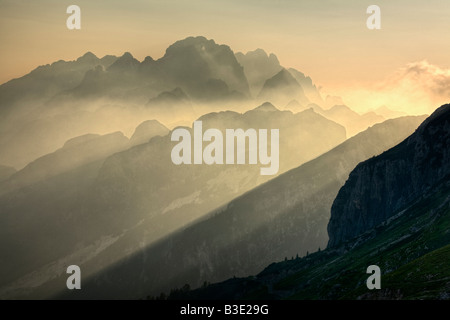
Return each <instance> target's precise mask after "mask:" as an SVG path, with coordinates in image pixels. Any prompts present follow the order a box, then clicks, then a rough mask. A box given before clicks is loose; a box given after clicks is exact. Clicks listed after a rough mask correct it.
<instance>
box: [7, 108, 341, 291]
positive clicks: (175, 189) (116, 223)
mask: <svg viewBox="0 0 450 320" xmlns="http://www.w3.org/2000/svg"><path fill="white" fill-rule="evenodd" d="M199 120H201V121H202V123H203V128H204V130H206V129H207V128H216V129H219V130H225V129H226V128H242V129H248V128H267V129H270V128H279V130H280V135H281V136H282V137H283V139H280V145H279V150H280V171H279V172H280V173H282V172H284V171H286V170H289V169H291V168H293V167H296V166H298V165H299V164H302V163H303V162H306V161H308V160H311V159H313V158H315V157H317V156H319V155H320V154H322V153H324V152H326V151H328V150H330V149H331V148H333V147H334V146H336V145H338V144H339V143H341V142H343V141H344V140H345V129H344V128H343V127H342V126H341V125H339V124H336V123H335V122H332V121H331V120H328V119H326V118H324V117H323V116H321V115H319V114H317V113H315V112H314V111H312V110H306V111H304V112H301V113H297V114H293V113H292V112H290V111H280V110H278V109H276V108H275V107H274V106H273V105H271V104H264V105H262V106H260V107H257V108H255V109H254V110H250V111H248V112H245V113H243V114H241V113H237V112H233V111H224V112H219V113H210V114H206V115H204V116H202V117H200V118H199ZM190 130H191V129H190ZM143 133H144V136H145V135H146V137H144V138H142V137H141V135H142V134H143ZM167 133H168V130H167V129H166V128H165V127H163V126H162V125H161V124H160V123H158V122H156V121H152V122H144V123H142V124H141V125H139V126H138V127H137V128H136V130H135V134H134V135H133V136H132V138H131V140H130V142H128V139H127V138H125V137H124V136H123V135H122V134H120V133H115V134H112V135H105V136H96V135H88V136H82V137H79V138H76V139H72V140H69V141H68V142H66V144H65V146H64V147H63V148H61V149H60V150H57V151H56V152H54V153H52V154H49V155H47V156H44V157H42V158H40V159H38V160H36V161H35V162H33V163H31V164H30V165H28V166H26V167H25V168H24V169H23V170H20V171H18V172H17V173H15V174H13V175H12V176H11V177H10V178H9V179H7V180H5V181H4V182H2V183H1V184H0V190H2V192H3V194H2V195H1V196H0V207H1V208H3V215H2V216H0V235H1V236H2V237H1V238H2V240H3V247H2V248H3V249H5V250H6V248H7V247H9V246H16V245H17V241H18V240H17V239H24V240H22V242H21V246H20V247H21V249H20V250H17V251H13V252H10V254H9V259H8V262H7V263H5V264H3V266H2V269H3V270H4V272H2V274H1V277H0V281H1V283H2V285H6V284H7V283H10V285H11V288H16V289H15V290H13V291H12V292H15V294H19V293H18V292H20V290H18V289H17V286H16V285H14V284H11V283H17V281H18V279H21V278H22V280H20V281H19V282H25V283H30V282H33V281H40V282H44V283H45V282H46V281H48V280H49V279H48V278H47V274H48V273H46V272H44V273H43V274H41V273H39V272H35V273H34V275H31V277H32V280H29V279H28V280H24V279H23V277H26V276H27V274H29V273H31V272H32V271H33V270H36V269H39V268H43V269H46V268H49V266H48V264H52V263H54V261H61V260H64V259H65V257H67V256H71V255H75V256H76V258H73V259H75V260H76V261H79V264H80V265H83V266H84V274H85V275H88V274H90V273H91V272H94V271H97V270H99V268H101V267H104V266H107V265H108V264H111V263H114V262H115V261H117V259H120V258H123V257H124V256H126V252H133V251H135V250H137V249H138V248H139V247H140V246H142V245H150V244H152V243H153V242H154V241H156V240H158V239H160V238H162V237H164V236H166V235H168V234H169V233H170V232H172V231H175V230H177V229H178V228H181V227H184V226H185V225H186V224H187V223H190V222H192V221H194V220H195V219H197V218H201V217H202V216H204V215H205V214H207V213H208V212H210V211H211V210H214V209H216V208H217V207H219V206H221V205H223V204H224V203H227V202H229V201H230V200H232V199H233V198H234V197H236V196H239V195H240V194H242V193H244V192H245V191H248V190H251V189H252V188H254V187H256V186H257V185H259V184H261V183H262V182H264V181H267V180H268V179H269V178H270V177H271V176H261V175H260V170H259V166H254V165H248V164H247V165H211V166H208V165H203V166H189V165H181V166H177V165H175V164H173V163H172V161H171V159H170V154H171V149H172V147H173V145H174V143H173V142H172V141H171V140H170V134H167ZM138 137H139V138H138ZM136 139H143V140H144V141H145V140H147V141H148V142H144V143H142V144H139V145H136V146H134V147H131V148H130V146H132V144H131V142H133V141H135V140H136ZM130 144H131V145H130ZM44 204H45V205H44ZM19 212H20V214H19ZM37 217H39V220H40V223H41V224H43V225H45V228H43V229H40V228H37V229H36V228H34V226H35V222H34V219H37ZM11 226H14V228H11ZM12 230H14V231H12ZM119 238H123V241H120V242H118V245H119V247H120V249H117V247H116V246H113V247H111V250H106V252H105V253H102V251H103V250H105V249H106V248H105V247H104V246H105V245H106V244H105V241H106V243H108V246H111V245H112V243H109V242H108V241H107V240H105V239H114V242H115V241H118V239H119ZM48 241H55V242H54V243H53V244H52V245H51V246H49V247H48V248H52V249H51V250H49V251H47V250H46V249H43V250H42V251H41V250H39V249H38V248H36V243H41V242H45V243H47V242H48ZM111 241H112V240H111ZM86 248H91V250H92V251H94V252H95V251H97V250H98V251H97V253H96V254H95V255H98V254H100V253H102V258H101V259H102V262H101V263H100V262H98V263H92V264H91V266H86V263H88V262H90V260H92V259H93V258H94V256H95V255H94V256H90V255H89V254H87V253H85V252H84V251H83V250H87V249H86ZM94 248H96V249H94ZM36 251H39V252H40V256H39V258H36V257H35V255H36ZM77 252H78V253H77ZM83 252H84V253H83ZM19 261H22V262H23V263H22V267H21V268H17V267H16V265H17V264H18V263H19ZM37 279H39V280H37ZM13 280H17V281H16V282H14V281H13ZM50 291H51V290H50ZM47 295H48V292H47Z"/></svg>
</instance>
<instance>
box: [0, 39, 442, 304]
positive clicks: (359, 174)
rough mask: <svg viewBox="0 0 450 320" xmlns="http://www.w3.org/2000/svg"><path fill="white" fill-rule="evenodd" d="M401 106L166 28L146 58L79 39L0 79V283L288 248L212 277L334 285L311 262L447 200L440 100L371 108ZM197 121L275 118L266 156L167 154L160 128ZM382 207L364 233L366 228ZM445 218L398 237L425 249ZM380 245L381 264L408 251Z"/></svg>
mask: <svg viewBox="0 0 450 320" xmlns="http://www.w3.org/2000/svg"><path fill="white" fill-rule="evenodd" d="M400 115H402V114H399V113H397V112H395V111H392V110H389V109H388V108H386V107H380V108H379V109H377V110H374V111H371V112H367V113H365V114H359V113H357V112H355V111H354V110H352V109H351V108H349V107H348V106H346V105H345V104H344V102H343V101H342V99H341V98H340V97H331V96H327V97H325V98H323V97H322V95H321V93H320V90H319V89H318V87H317V86H316V85H315V83H314V82H313V80H312V79H311V78H310V77H308V76H307V75H305V74H303V73H302V72H300V71H298V70H295V69H292V68H286V67H284V66H282V65H280V63H279V61H278V59H277V57H276V56H275V55H274V54H269V55H268V54H267V53H266V52H265V51H264V50H262V49H257V50H255V51H251V52H248V53H245V54H244V53H234V52H233V51H232V50H231V48H230V47H228V46H226V45H221V44H217V43H215V42H214V40H208V39H206V38H204V37H189V38H186V39H183V40H180V41H177V42H175V43H174V44H172V45H170V46H169V47H168V48H167V50H166V52H165V54H164V56H163V57H161V58H160V59H157V60H154V59H153V58H151V57H146V58H145V59H144V60H143V61H139V60H137V59H136V58H134V57H133V56H132V55H131V53H128V52H126V53H124V54H123V55H122V56H120V57H116V56H109V55H108V56H105V57H103V58H98V57H96V56H95V55H94V54H93V53H91V52H88V53H86V54H85V55H83V56H82V57H80V58H78V59H77V60H75V61H57V62H54V63H52V64H51V65H45V66H41V67H38V68H36V69H35V70H33V71H32V72H30V73H29V74H27V75H25V76H23V77H21V78H18V79H13V80H11V81H9V82H7V83H5V84H2V85H0V252H1V256H2V263H1V267H0V298H1V299H11V298H38V299H42V298H49V297H57V298H69V299H72V298H142V297H145V296H146V295H152V296H155V295H158V294H159V293H160V292H167V293H168V292H169V290H171V289H174V288H179V287H181V286H183V285H184V284H185V283H189V284H190V285H191V286H192V287H193V288H194V287H198V286H200V285H202V284H203V283H204V282H205V281H206V282H217V281H222V280H225V279H227V278H230V277H233V276H238V277H241V276H242V277H243V276H245V277H247V276H249V275H250V274H255V273H257V272H259V271H260V270H262V269H263V268H264V267H266V266H267V265H269V264H270V263H272V262H274V261H280V260H283V258H284V257H288V258H290V257H294V256H295V257H296V256H297V255H298V256H299V257H298V259H296V260H294V259H293V260H292V261H291V260H289V261H286V262H285V263H279V264H275V265H272V266H270V267H269V268H267V269H266V270H265V271H264V272H263V273H261V274H260V275H259V276H257V277H256V278H246V279H239V278H236V279H231V280H229V281H228V282H227V284H230V283H231V284H232V285H231V287H230V288H231V289H227V290H224V291H223V292H224V294H228V293H230V294H231V293H233V296H232V297H233V298H236V297H238V298H239V297H241V298H245V297H252V296H253V295H260V296H263V297H267V298H272V297H275V298H285V297H290V296H294V297H313V298H317V297H323V298H335V297H344V296H346V295H347V294H350V291H348V290H347V289H345V290H344V289H342V290H341V289H339V288H342V286H341V287H336V288H334V289H333V288H329V287H326V286H325V287H321V285H320V283H319V282H314V281H316V280H317V279H319V278H320V277H319V278H316V276H315V275H314V270H313V269H309V268H312V266H313V265H315V266H316V265H322V264H321V261H326V265H329V266H330V268H331V269H330V270H333V272H334V273H333V274H336V276H338V275H339V274H340V271H339V268H342V267H343V266H342V265H341V264H335V263H334V262H333V259H338V260H337V261H346V263H347V262H348V261H352V259H354V257H355V256H353V253H354V252H358V251H353V249H352V248H353V247H355V248H370V249H371V250H372V249H374V248H376V249H374V250H378V251H376V252H377V253H376V254H373V255H376V256H377V257H381V255H380V254H378V252H387V253H389V254H390V253H392V252H394V251H389V250H391V249H389V250H388V249H386V248H388V247H389V246H388V243H387V242H386V241H385V240H386V239H390V241H393V243H397V242H399V243H403V242H402V241H403V239H412V238H414V237H415V236H414V237H411V238H408V237H407V236H408V235H410V234H414V235H417V233H416V229H417V230H422V231H424V232H425V229H424V228H425V227H420V226H419V227H417V226H416V225H412V224H414V223H415V222H414V221H415V220H414V219H419V220H420V221H424V223H425V224H424V225H426V226H431V227H430V228H438V227H437V226H438V225H437V224H435V223H437V221H441V220H439V219H441V213H442V212H444V213H442V214H443V216H445V210H446V209H445V208H446V207H445V205H446V203H447V202H445V201H446V200H445V201H444V200H442V199H441V198H440V196H441V195H443V196H445V197H446V196H447V193H446V192H447V191H446V187H447V184H446V183H447V182H446V179H447V178H446V175H447V169H448V168H447V167H448V165H447V163H448V160H449V159H448V152H447V145H448V139H447V135H448V132H447V131H448V130H447V129H448V128H447V127H448V123H447V122H448V121H447V120H448V119H447V115H448V106H444V107H442V108H440V109H439V110H438V111H437V112H436V113H435V114H433V115H432V116H431V117H430V118H428V119H427V120H426V121H425V122H423V124H422V125H421V126H420V128H419V129H418V130H417V131H416V132H415V133H414V134H412V133H413V131H414V130H415V129H416V128H417V127H418V126H419V124H420V123H421V122H422V121H423V120H424V119H425V117H424V116H421V117H408V116H405V117H399V118H395V119H391V120H386V119H388V118H391V117H397V116H400ZM195 120H198V121H201V122H202V126H203V131H205V130H207V129H217V130H219V131H220V132H225V130H226V129H243V130H247V129H255V130H256V131H258V129H269V130H270V129H278V130H279V136H280V139H279V171H278V173H277V174H276V175H273V176H265V175H261V174H260V167H261V166H260V165H251V164H224V165H219V164H214V165H186V164H181V165H176V164H174V163H173V162H172V160H171V150H172V148H173V147H174V145H175V144H176V142H175V141H172V139H171V135H172V133H173V132H174V130H178V129H180V130H182V129H184V130H186V131H187V132H188V133H190V134H191V136H193V131H194V129H193V122H194V121H195ZM446 130H447V131H446ZM258 132H259V131H258ZM411 134H412V135H411ZM408 136H410V138H408V139H407V140H405V141H403V140H404V139H405V138H407V137H408ZM192 139H193V138H192ZM192 139H191V140H192ZM402 141H403V142H402ZM191 143H192V141H191ZM396 145H397V146H396ZM394 146H396V147H394ZM393 147H394V148H393ZM390 148H392V149H390ZM388 149H390V150H389V151H387V152H385V153H383V152H384V151H386V150H388ZM245 151H246V152H248V151H249V147H248V146H247V147H246V150H245ZM380 154H381V155H380ZM259 157H260V156H259ZM373 157H375V158H373ZM359 163H360V164H359ZM358 164H359V165H358ZM352 170H353V171H352ZM347 178H348V180H347V181H346V179H347ZM430 199H431V200H430ZM441 200H442V201H441ZM427 201H428V202H427ZM429 201H431V202H429ZM438 202H439V205H438ZM415 203H417V204H418V206H419V207H414V204H415ZM441 204H442V205H441ZM425 207H426V208H430V210H431V211H427V213H426V214H425V211H421V210H422V208H425ZM413 208H419V209H420V210H418V211H417V210H415V209H413ZM404 212H406V213H405V214H401V213H404ZM430 212H432V213H433V212H438V215H436V216H433V214H434V213H433V214H432V213H430ZM330 213H331V220H330ZM427 214H429V215H430V216H433V217H436V220H432V221H431V220H427V219H428V218H427ZM406 217H409V218H406ZM430 219H431V218H430ZM433 219H434V218H433ZM390 221H393V222H392V224H389V226H388V227H387V228H386V230H388V231H389V232H388V233H386V238H378V235H379V234H378V233H377V232H378V231H376V232H375V233H373V232H374V231H373V230H384V229H383V228H384V226H385V225H383V224H388V222H389V223H390ZM441 222H442V221H441ZM380 225H381V226H383V227H380ZM402 225H408V226H409V227H408V228H412V229H411V230H412V231H411V230H410V232H409V231H406V229H402V228H403V227H402ZM442 225H443V229H439V230H438V231H436V232H435V233H436V234H437V236H436V239H434V238H433V239H431V233H427V237H429V238H426V239H427V241H428V240H429V241H430V243H433V245H432V246H429V245H428V244H426V245H422V244H423V243H420V244H417V246H415V247H405V248H406V249H405V250H412V251H414V252H415V255H416V257H422V256H421V255H422V254H427V253H431V254H432V256H431V258H430V259H432V260H433V261H436V257H438V256H439V255H440V254H441V253H442V252H441V251H438V252H437V253H436V252H435V253H436V254H437V255H435V254H433V252H434V251H433V252H431V249H433V250H434V249H438V247H439V245H438V244H445V241H446V240H445V239H447V238H445V237H446V236H445V234H446V233H445V232H444V231H445V230H446V229H445V228H446V224H445V223H443V224H442ZM327 228H328V231H329V234H327ZM374 228H375V229H374ZM377 228H378V229H377ZM444 229H445V230H444ZM400 230H401V231H400ZM408 230H409V229H408ZM430 230H431V229H430ZM433 230H434V229H433ZM441 231H442V232H444V233H442V232H441ZM408 232H409V233H408ZM426 232H429V230H428V231H426ZM433 232H434V231H433ZM399 234H402V235H401V236H399ZM402 237H405V238H402ZM424 237H425V235H424ZM419 238H420V237H419ZM374 241H375V242H374ZM377 241H379V242H380V243H383V246H381V247H380V246H379V244H377V243H378V242H377ZM408 241H409V240H407V241H406V242H407V243H409V242H408ZM433 241H434V242H433ZM406 242H405V243H406ZM327 243H328V249H327V250H322V251H321V252H320V253H314V254H312V252H314V251H316V250H317V249H318V248H319V247H320V248H321V249H324V248H325V246H326V245H327ZM408 245H409V244H408ZM364 246H368V247H364ZM385 247H386V248H385ZM425 247H426V248H425ZM428 249H429V250H428ZM358 250H359V249H358ZM364 250H366V249H364ZM367 250H368V249H367ZM386 250H388V251H386ZM402 250H403V249H402ZM444 251H445V249H444ZM310 253H311V254H310ZM346 254H349V255H346ZM358 254H359V253H358ZM395 254H396V255H397V254H398V255H399V256H401V257H402V259H403V260H404V261H405V263H416V262H414V261H412V260H411V259H405V258H404V252H403V251H402V252H400V253H399V252H397V251H395ZM444 254H445V252H444ZM305 255H306V257H305ZM361 256H364V259H362V260H361V261H368V259H369V258H370V257H371V255H369V254H367V252H365V254H363V253H361ZM316 257H317V258H316ZM358 257H359V258H358V259H360V256H358ZM341 258H342V259H344V260H339V259H341ZM347 258H348V259H349V260H345V259H347ZM422 258H424V259H425V256H423V257H422ZM327 259H331V260H327ZM389 259H390V258H389ZM389 259H388V258H386V260H382V262H383V263H384V268H385V269H384V271H385V272H391V271H393V270H394V269H393V267H391V266H397V265H398V266H400V267H401V266H403V267H405V265H402V264H400V263H398V261H397V260H395V261H394V260H389ZM426 259H428V258H426ZM427 261H428V260H427ZM394 262H395V263H397V264H395V263H394ZM383 263H381V262H380V264H383ZM71 264H76V265H79V266H80V267H81V268H82V274H83V290H81V291H79V292H66V287H65V279H66V277H67V274H66V273H65V267H66V266H67V265H71ZM322 266H324V265H322ZM349 266H350V267H351V268H353V267H355V268H356V266H358V267H359V265H358V264H351V265H349ZM416 266H417V265H415V264H414V267H416ZM350 267H349V268H350ZM400 267H399V268H400ZM285 268H287V269H285ZM296 268H297V269H296ZM305 268H306V269H305ZM324 268H328V267H324ZM296 270H297V271H298V270H302V272H305V270H307V272H312V273H313V274H312V275H311V279H316V280H311V281H313V282H311V285H312V286H315V287H314V288H315V290H316V291H315V293H314V295H311V296H308V295H307V294H306V293H304V292H300V291H301V290H303V289H302V288H305V287H307V286H308V285H309V284H308V283H306V284H305V283H304V282H302V279H303V278H302V277H301V276H298V277H299V278H295V279H294V280H292V279H290V278H289V279H287V278H286V277H287V276H288V275H290V274H293V273H296V272H297V271H296ZM327 270H328V269H327ZM349 270H350V269H349ZM351 270H353V271H354V270H355V269H351ZM395 270H397V269H395ZM398 270H401V269H398ZM408 270H409V269H408ZM322 271H323V270H322V269H320V270H319V272H322ZM353 271H352V272H353ZM305 274H307V273H306V272H305ZM300 278H301V279H300ZM286 279H287V280H286ZM299 279H300V280H299ZM333 279H334V280H333V281H337V282H336V283H335V284H339V281H340V280H339V279H338V278H333ZM250 280H251V281H250ZM285 280H286V282H283V281H285ZM291 280H292V281H291ZM441 280H442V279H441ZM248 281H250V282H248ZM277 281H281V282H282V283H281V284H280V283H278V282H277ZM352 281H353V280H351V281H350V282H349V285H350V286H351V285H353V284H354V283H353V282H352ZM245 283H247V284H249V286H248V287H245V288H242V287H240V286H241V285H242V284H245ZM244 286H245V285H244ZM205 287H206V288H203V290H206V291H202V290H200V291H195V292H192V291H189V292H184V293H183V292H182V293H183V294H188V295H191V294H192V295H194V296H195V297H202V296H203V294H204V293H205V292H210V293H211V297H216V296H217V295H220V294H222V293H220V292H218V291H215V290H216V289H214V288H223V286H222V285H221V284H216V285H213V286H210V287H207V286H205ZM185 288H186V287H185ZM211 288H212V289H213V290H212V291H208V290H210V289H211ZM251 288H257V290H260V291H258V292H257V293H255V292H253V291H252V292H250V291H249V290H250V289H251ZM286 288H288V289H286ZM235 289H236V290H238V292H236V291H234V290H235ZM328 289H330V290H331V291H329V294H326V293H324V292H326V290H328ZM299 290H300V291H299ZM352 290H353V288H352ZM344 291H345V292H344ZM352 292H353V291H352ZM177 293H180V292H179V291H177ZM352 294H353V293H352ZM359 296H364V295H363V294H362V295H358V297H359ZM172 298H174V296H172Z"/></svg>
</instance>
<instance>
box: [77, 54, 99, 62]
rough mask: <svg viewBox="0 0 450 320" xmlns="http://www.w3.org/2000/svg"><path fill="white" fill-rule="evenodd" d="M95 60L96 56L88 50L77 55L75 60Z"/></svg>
mask: <svg viewBox="0 0 450 320" xmlns="http://www.w3.org/2000/svg"><path fill="white" fill-rule="evenodd" d="M97 60H98V58H97V56H96V55H95V54H93V53H92V52H90V51H88V52H86V53H85V54H84V55H82V56H81V57H79V58H78V59H77V62H85V63H88V62H96V61H97Z"/></svg>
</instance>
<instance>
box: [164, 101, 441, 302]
mask: <svg viewBox="0 0 450 320" xmlns="http://www.w3.org/2000/svg"><path fill="white" fill-rule="evenodd" d="M398 120H400V119H398ZM393 121H396V120H393ZM449 123H450V105H448V104H447V105H444V106H442V107H440V108H439V109H437V110H436V111H435V112H434V113H433V114H432V115H431V116H430V117H429V118H427V119H426V120H425V121H424V122H423V123H422V124H421V125H420V127H419V128H418V129H417V130H416V131H415V132H414V133H413V134H412V135H411V136H409V137H408V138H407V139H405V140H404V141H403V142H401V143H400V144H398V145H396V146H395V147H393V148H391V149H389V150H388V151H386V152H384V153H382V154H380V155H378V156H376V157H372V158H370V159H368V160H366V161H364V162H361V163H360V164H359V165H358V166H357V167H356V168H355V169H354V170H352V171H351V173H350V176H349V179H348V180H347V181H346V182H345V184H344V185H343V186H342V188H341V189H340V190H339V193H338V195H337V197H336V199H335V200H334V202H333V205H332V209H331V219H330V222H329V224H328V233H329V236H330V241H329V244H328V248H327V249H326V250H324V251H321V252H316V253H314V254H310V255H308V256H306V257H303V258H296V259H289V260H287V259H286V261H285V262H280V263H273V264H271V265H269V266H268V267H267V268H265V269H264V270H263V271H262V272H260V273H259V274H258V275H257V276H249V277H245V278H241V279H237V278H233V279H229V280H226V281H224V282H222V283H218V284H213V285H210V286H206V287H203V288H201V289H198V290H194V291H192V292H190V291H187V290H184V291H183V290H178V291H173V294H172V295H171V296H170V297H169V298H172V299H193V298H194V299H322V300H323V299H445V300H446V299H448V298H449V294H450V290H449V288H450V280H449V268H448V261H449V258H450V192H449V190H450V189H449V186H450V171H449V166H448V159H447V157H448V154H449V150H450V140H449V134H450V131H449ZM383 125H384V124H381V125H379V126H383ZM371 129H375V127H374V128H371ZM360 135H361V134H360ZM360 135H357V136H356V137H354V138H353V139H357V138H358V137H359V136H360ZM351 140H352V139H350V140H348V141H347V142H350V141H351ZM347 142H345V143H344V144H343V145H345V144H346V143H347ZM338 148H339V147H337V148H336V149H338ZM324 156H326V155H324ZM318 159H320V158H318ZM306 165H307V164H306ZM300 168H302V167H300ZM300 168H299V169H300ZM280 178H281V177H280ZM280 178H278V179H280ZM373 264H375V265H377V266H379V267H380V269H381V272H382V277H381V289H379V290H368V288H367V287H366V284H365V281H366V279H367V274H366V273H365V270H366V268H367V266H369V265H373ZM179 288H180V287H179Z"/></svg>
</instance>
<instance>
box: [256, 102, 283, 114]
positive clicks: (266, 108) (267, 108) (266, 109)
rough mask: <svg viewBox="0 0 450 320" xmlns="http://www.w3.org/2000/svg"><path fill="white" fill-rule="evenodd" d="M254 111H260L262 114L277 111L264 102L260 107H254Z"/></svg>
mask: <svg viewBox="0 0 450 320" xmlns="http://www.w3.org/2000/svg"><path fill="white" fill-rule="evenodd" d="M253 110H255V111H262V112H273V111H279V110H278V109H277V108H276V107H275V106H274V105H273V104H271V103H270V102H268V101H266V102H264V103H263V104H262V105H260V106H258V107H256V108H255V109H253Z"/></svg>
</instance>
